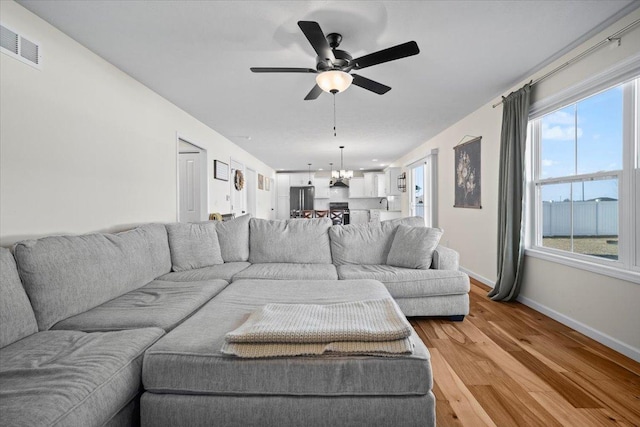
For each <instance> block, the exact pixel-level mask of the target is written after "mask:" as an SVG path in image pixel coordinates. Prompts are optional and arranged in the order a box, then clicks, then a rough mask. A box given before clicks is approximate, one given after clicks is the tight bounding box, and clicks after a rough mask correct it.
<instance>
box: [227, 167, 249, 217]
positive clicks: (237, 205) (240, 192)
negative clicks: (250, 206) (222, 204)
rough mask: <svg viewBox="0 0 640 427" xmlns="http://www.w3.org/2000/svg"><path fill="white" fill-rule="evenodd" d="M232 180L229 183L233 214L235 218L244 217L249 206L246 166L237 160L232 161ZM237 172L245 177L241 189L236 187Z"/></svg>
mask: <svg viewBox="0 0 640 427" xmlns="http://www.w3.org/2000/svg"><path fill="white" fill-rule="evenodd" d="M230 163H231V179H229V182H230V183H231V213H232V214H234V215H235V216H240V215H244V214H245V213H246V212H247V211H246V206H247V191H246V188H247V182H246V177H244V164H243V163H240V162H238V161H237V160H234V159H231V162H230ZM237 171H239V172H240V174H242V176H243V177H244V182H243V185H242V187H241V188H239V189H238V187H236V176H237V173H236V172H237Z"/></svg>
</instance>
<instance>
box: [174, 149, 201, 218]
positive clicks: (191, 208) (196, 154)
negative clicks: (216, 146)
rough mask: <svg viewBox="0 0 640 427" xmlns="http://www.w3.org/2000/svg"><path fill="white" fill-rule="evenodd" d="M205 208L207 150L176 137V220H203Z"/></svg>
mask: <svg viewBox="0 0 640 427" xmlns="http://www.w3.org/2000/svg"><path fill="white" fill-rule="evenodd" d="M206 209H207V151H206V150H205V149H203V148H200V147H198V146H196V145H194V144H191V143H190V142H187V141H185V140H184V139H181V138H178V221H179V222H198V221H203V220H204V219H205V217H206Z"/></svg>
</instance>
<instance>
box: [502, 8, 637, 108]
mask: <svg viewBox="0 0 640 427" xmlns="http://www.w3.org/2000/svg"><path fill="white" fill-rule="evenodd" d="M638 23H640V19H636V20H635V21H633V22H632V23H631V24H629V25H627V26H626V27H624V28H623V29H621V30H620V31H618V32H616V33H614V34H612V35H610V36H609V37H607V38H606V39H604V40H602V41H601V42H599V43H597V44H595V45H593V46H591V47H590V48H589V49H587V50H585V51H584V52H582V53H581V54H579V55H576V56H574V57H573V58H571V59H570V60H568V61H567V62H565V63H564V64H562V65H560V66H558V67H556V68H554V69H553V70H551V71H549V72H548V73H547V74H545V75H543V76H542V77H538V78H537V79H535V80H533V81H532V82H531V83H529V85H530V86H533V85H535V84H537V83H540V82H541V81H543V80H545V79H547V78H548V77H551V76H552V75H554V74H556V73H557V72H559V71H561V70H564V69H565V68H567V67H568V66H569V65H571V64H573V63H574V62H577V61H579V60H581V59H582V58H584V57H585V56H587V55H589V54H591V53H592V52H593V51H595V50H598V49H600V48H601V47H602V46H604V45H605V44H608V43H611V42H617V43H618V46H620V40H621V38H620V36H621V35H622V34H624V33H626V32H627V31H629V30H630V29H631V28H633V27H635V26H636V25H638ZM504 100H505V97H504V96H503V97H502V100H500V102H497V103H495V104H493V105H492V106H491V107H492V108H496V107H497V106H498V105H500V104H502V103H503V102H504Z"/></svg>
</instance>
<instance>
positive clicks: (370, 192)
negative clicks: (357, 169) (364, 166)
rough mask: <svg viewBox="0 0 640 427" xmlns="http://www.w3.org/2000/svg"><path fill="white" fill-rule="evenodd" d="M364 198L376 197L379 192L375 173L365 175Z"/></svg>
mask: <svg viewBox="0 0 640 427" xmlns="http://www.w3.org/2000/svg"><path fill="white" fill-rule="evenodd" d="M363 175H364V197H376V196H377V195H378V190H377V188H376V182H375V180H376V174H375V173H373V172H365V173H364V174H363Z"/></svg>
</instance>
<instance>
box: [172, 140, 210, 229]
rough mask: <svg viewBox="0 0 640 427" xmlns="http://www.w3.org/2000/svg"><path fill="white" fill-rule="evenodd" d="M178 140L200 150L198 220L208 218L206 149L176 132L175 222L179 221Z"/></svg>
mask: <svg viewBox="0 0 640 427" xmlns="http://www.w3.org/2000/svg"><path fill="white" fill-rule="evenodd" d="M180 141H184V142H186V143H187V144H190V145H193V146H194V147H196V148H197V149H198V150H200V160H201V161H202V167H201V168H200V220H201V221H204V220H206V219H207V218H208V215H207V212H208V211H209V196H208V195H209V180H208V179H207V177H208V176H209V172H208V171H209V164H208V154H207V149H206V148H204V147H203V146H202V145H201V144H196V143H195V142H193V140H192V139H191V138H188V137H185V136H184V135H182V134H181V133H179V132H176V222H180Z"/></svg>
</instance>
